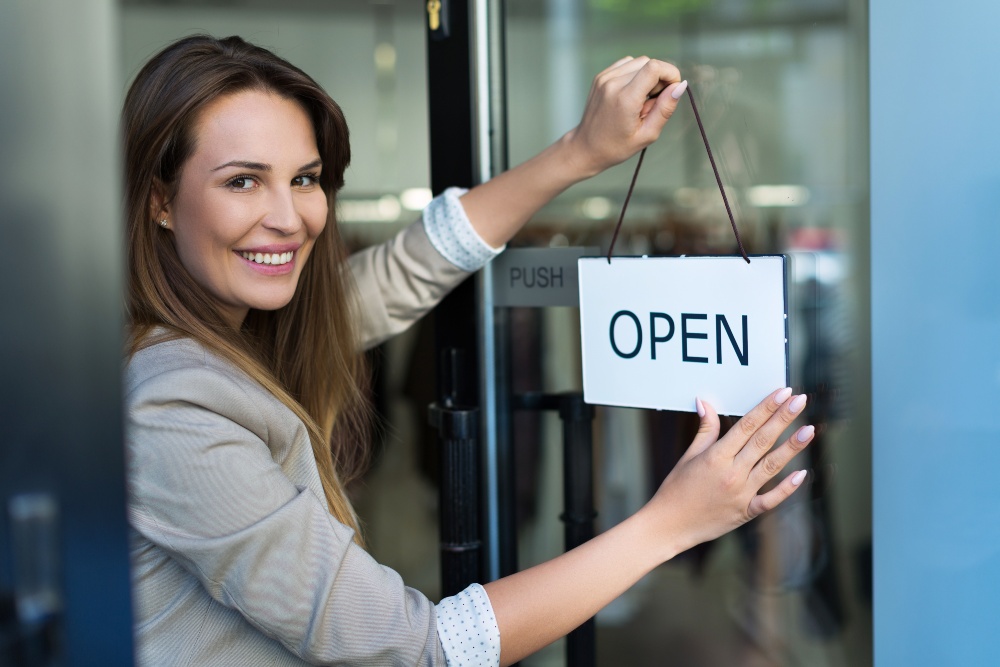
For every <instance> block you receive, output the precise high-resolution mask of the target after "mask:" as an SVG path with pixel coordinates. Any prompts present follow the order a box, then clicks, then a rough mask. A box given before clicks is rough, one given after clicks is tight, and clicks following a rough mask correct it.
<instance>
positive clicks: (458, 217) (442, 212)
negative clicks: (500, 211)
mask: <svg viewBox="0 0 1000 667" xmlns="http://www.w3.org/2000/svg"><path fill="white" fill-rule="evenodd" d="M466 192H468V190H463V189H462V188H448V189H447V190H445V191H444V192H443V193H441V194H440V195H438V196H437V197H435V198H434V199H433V200H431V203H430V204H428V205H427V208H425V209H424V229H425V230H426V231H427V238H428V239H430V242H431V245H433V246H434V247H435V248H436V249H437V251H438V252H439V253H441V254H442V255H444V258H445V259H447V260H448V261H449V262H451V263H452V264H454V265H455V266H457V267H458V268H460V269H462V270H463V271H478V270H479V269H481V268H483V266H484V265H485V264H486V263H487V262H488V261H490V260H491V259H493V258H494V257H496V256H497V255H499V254H500V253H501V252H503V248H494V247H492V246H491V245H490V244H488V243H487V242H486V241H484V240H483V239H482V237H481V236H479V234H477V233H476V230H475V229H474V228H473V227H472V223H471V222H469V217H468V216H467V215H465V209H464V208H462V203H461V202H460V201H459V200H458V198H459V197H461V196H462V195H464V194H465V193H466ZM504 247H506V246H504Z"/></svg>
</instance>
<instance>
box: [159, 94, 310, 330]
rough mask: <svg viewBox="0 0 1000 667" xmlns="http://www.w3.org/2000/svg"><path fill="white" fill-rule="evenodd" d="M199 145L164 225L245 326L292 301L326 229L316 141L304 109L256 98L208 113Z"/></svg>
mask: <svg viewBox="0 0 1000 667" xmlns="http://www.w3.org/2000/svg"><path fill="white" fill-rule="evenodd" d="M194 139H195V145H194V153H193V154H192V155H191V157H190V159H188V161H187V162H186V163H185V164H184V166H183V167H182V168H181V173H180V176H179V178H178V183H177V189H176V192H175V194H174V197H173V199H172V200H171V201H170V202H168V204H167V205H166V206H165V207H163V208H162V212H161V214H160V218H157V220H160V219H163V218H164V217H165V218H166V219H167V220H168V224H169V229H170V232H168V233H173V235H174V243H175V245H176V247H177V253H178V255H179V256H180V260H181V263H182V264H183V265H184V267H185V268H186V269H187V270H188V272H189V273H190V274H191V276H192V277H193V278H194V279H195V281H197V282H198V284H199V285H201V287H202V288H204V289H205V290H206V291H207V292H208V293H209V294H210V295H211V296H212V297H214V298H215V299H216V300H217V302H218V303H219V305H220V306H221V308H222V312H223V314H224V315H225V317H226V319H227V320H229V322H230V323H231V324H233V325H234V326H237V327H238V326H239V325H240V324H242V322H243V319H244V318H245V317H246V315H247V312H248V311H249V310H250V309H251V308H257V309H260V310H275V309H277V308H281V307H282V306H284V305H286V304H287V303H288V302H289V301H290V300H291V298H292V295H293V294H294V293H295V286H296V284H297V283H298V280H299V276H300V275H301V273H302V268H303V266H305V263H306V260H307V259H308V258H309V253H310V251H311V250H312V248H313V245H314V243H315V241H316V237H317V236H319V234H320V232H322V231H323V228H324V227H325V225H326V216H327V200H326V194H325V193H324V192H323V190H322V189H321V188H320V185H319V174H320V169H321V167H322V164H321V162H320V156H319V150H317V148H316V135H315V132H314V130H313V126H312V122H311V121H310V120H309V116H308V115H307V113H306V112H305V110H304V109H303V108H302V107H301V106H299V104H298V103H297V102H294V101H292V100H289V99H285V98H283V97H279V96H278V95H275V94H273V93H267V92H261V91H254V90H248V91H244V92H239V93H234V94H232V95H227V96H225V97H221V98H219V99H217V100H215V101H213V102H212V103H211V104H209V105H208V106H206V107H205V108H204V109H203V110H202V112H201V114H200V116H199V118H198V120H197V122H196V123H195V127H194Z"/></svg>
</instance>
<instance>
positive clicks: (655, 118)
mask: <svg viewBox="0 0 1000 667" xmlns="http://www.w3.org/2000/svg"><path fill="white" fill-rule="evenodd" d="M687 87H688V82H687V79H685V80H684V81H681V82H679V83H672V84H670V85H669V86H667V87H666V88H665V89H664V90H663V92H662V93H660V94H659V95H657V96H656V99H655V103H654V104H653V107H652V108H651V109H649V113H647V114H646V116H645V118H644V119H643V123H642V124H643V129H644V130H645V131H647V132H649V133H651V134H652V135H653V136H652V137H651V139H650V141H656V139H657V137H659V136H660V132H662V131H663V126H664V125H666V124H667V121H668V120H670V117H671V116H673V115H674V111H676V110H677V105H678V104H680V98H681V97H682V96H683V95H684V91H685V90H687ZM651 101H652V100H651Z"/></svg>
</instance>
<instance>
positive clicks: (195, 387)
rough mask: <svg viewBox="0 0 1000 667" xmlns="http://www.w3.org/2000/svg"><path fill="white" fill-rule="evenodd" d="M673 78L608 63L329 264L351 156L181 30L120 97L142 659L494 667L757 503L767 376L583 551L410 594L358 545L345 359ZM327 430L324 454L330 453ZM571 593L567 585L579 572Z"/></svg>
mask: <svg viewBox="0 0 1000 667" xmlns="http://www.w3.org/2000/svg"><path fill="white" fill-rule="evenodd" d="M685 87H686V83H685V82H682V81H681V79H680V74H679V72H678V71H677V69H676V68H674V67H673V66H671V65H669V64H667V63H663V62H659V61H656V60H650V59H648V58H637V59H632V58H625V59H623V60H620V61H618V62H617V63H615V64H613V65H612V66H611V67H609V68H608V69H607V70H605V71H604V72H602V73H601V74H599V75H598V76H597V78H596V79H595V82H594V86H593V88H592V91H591V94H590V97H589V99H588V102H587V106H586V109H585V112H584V115H583V120H582V121H581V123H580V125H579V126H578V127H577V128H575V129H574V130H572V131H571V132H569V133H568V134H567V135H566V136H564V137H563V138H562V139H560V140H559V141H558V142H556V143H555V144H554V145H553V146H551V147H549V148H548V149H547V150H545V151H544V152H542V153H541V154H539V155H538V156H537V157H535V158H533V159H532V160H529V161H528V162H526V163H525V164H523V165H521V166H519V167H517V168H515V169H513V170H511V171H509V172H507V173H505V174H503V175H501V176H499V177H498V178H496V179H494V180H493V181H491V182H489V183H487V184H485V185H482V186H479V187H477V188H474V189H473V190H471V191H468V192H464V191H461V190H455V189H453V190H449V191H448V192H446V193H445V194H444V195H443V196H441V197H439V198H437V199H436V200H435V201H434V202H432V203H431V205H430V206H429V207H428V209H427V210H426V211H425V212H424V215H423V218H422V219H421V221H419V222H418V223H416V224H414V225H411V226H410V227H409V228H407V229H405V230H403V231H402V232H400V234H399V235H397V237H396V238H395V239H393V240H392V241H390V242H388V243H386V244H384V245H382V246H379V247H376V248H372V249H369V250H367V251H365V252H363V253H360V254H358V255H356V256H352V257H351V258H349V259H348V258H347V257H346V255H345V253H344V249H343V243H342V242H341V240H340V238H339V236H338V233H337V226H336V224H335V220H334V215H333V211H334V203H335V200H336V194H337V191H338V190H339V188H340V187H341V186H342V184H343V178H344V169H345V168H346V167H347V164H348V161H349V156H350V149H349V146H348V134H347V126H346V124H345V122H344V117H343V114H342V113H341V111H340V108H339V107H338V106H337V105H336V103H335V102H333V100H331V99H330V98H329V96H327V95H326V93H325V92H323V91H322V90H321V89H320V88H319V86H318V85H317V84H316V83H315V82H314V81H312V79H310V78H309V77H308V76H306V75H305V74H304V73H302V72H301V71H299V70H298V69H296V68H294V67H293V66H291V65H289V64H288V63H286V62H285V61H283V60H281V59H279V58H277V57H276V56H274V55H273V54H271V53H270V52H268V51H265V50H263V49H260V48H257V47H254V46H252V45H249V44H247V43H245V42H244V41H242V40H241V39H239V38H235V37H231V38H227V39H224V40H216V39H213V38H210V37H204V36H196V37H190V38H186V39H182V40H180V41H178V42H176V43H174V44H172V45H170V46H168V47H167V48H166V49H164V50H163V51H162V52H161V53H159V54H158V55H156V56H155V57H154V58H153V59H152V60H151V61H150V62H149V63H148V64H147V65H146V66H145V67H144V68H143V70H142V71H141V72H140V73H139V74H138V76H137V78H136V80H135V82H134V83H133V84H132V87H131V88H130V90H129V93H128V96H127V98H126V102H125V108H124V112H123V115H124V123H123V126H124V131H125V164H126V206H127V213H126V214H127V225H128V278H129V292H128V317H129V326H130V348H129V350H128V355H127V369H126V408H127V418H128V447H129V483H130V495H129V517H130V522H131V525H132V527H133V529H134V530H133V531H132V545H131V555H132V561H133V565H134V573H133V577H134V582H135V587H136V602H137V639H138V645H139V654H140V661H141V662H142V663H144V664H153V665H166V664H184V665H187V664H191V665H263V664H267V665H300V664H348V665H388V664H399V665H414V664H428V665H429V664H444V663H445V662H446V661H447V663H448V664H452V665H458V664H496V663H497V662H498V661H499V662H500V663H502V664H510V663H512V662H515V661H517V660H519V659H520V658H522V657H524V656H525V655H528V654H529V653H531V652H533V651H535V650H537V649H538V648H541V647H542V646H545V645H546V644H548V643H550V642H551V641H553V640H555V639H556V638H558V637H559V636H561V635H563V634H565V633H567V632H568V631H570V630H571V629H573V628H574V627H575V626H577V625H578V624H579V623H581V622H582V621H584V620H585V619H587V618H589V617H590V616H592V615H593V614H595V613H596V612H597V611H598V610H599V609H600V608H601V607H603V606H604V605H605V604H607V603H608V602H609V601H610V600H612V599H613V598H615V597H616V596H617V595H619V594H620V593H621V592H622V591H624V590H625V589H626V588H628V587H629V586H630V585H632V584H633V583H634V582H635V581H637V580H638V579H639V578H640V577H642V576H643V575H644V574H646V573H647V572H648V571H650V570H651V569H652V568H653V567H655V566H657V565H659V564H660V563H662V562H664V561H666V560H668V559H670V558H671V557H673V556H674V555H675V554H677V553H680V552H681V551H683V550H685V549H687V548H689V547H691V546H693V545H694V544H697V543H699V542H701V541H704V540H708V539H712V538H715V537H717V536H719V535H721V534H723V533H725V532H726V531H728V530H730V529H732V528H734V527H736V526H738V525H740V524H742V523H744V522H746V521H748V520H749V519H751V518H753V517H754V516H756V515H758V514H760V513H762V512H764V511H766V510H768V509H770V508H771V507H774V506H775V505H777V504H778V503H780V502H781V501H782V500H784V498H786V497H787V496H788V495H790V494H791V493H792V491H793V490H794V489H795V487H796V486H797V485H798V484H799V483H800V482H801V480H802V478H803V476H804V472H803V471H799V472H797V473H795V474H793V475H791V476H789V477H788V478H786V479H785V480H783V481H781V482H780V483H778V484H777V486H775V488H773V489H772V490H770V491H768V492H767V493H764V494H761V495H758V494H757V491H758V490H759V489H760V488H761V487H762V486H763V485H764V484H765V483H766V482H768V481H769V480H770V479H771V478H772V477H773V476H774V475H775V474H776V473H777V472H778V471H780V470H781V469H782V468H783V467H784V466H785V464H786V463H787V462H788V461H789V460H790V459H791V457H792V456H793V455H794V454H796V453H797V452H798V451H800V450H801V449H802V448H803V447H805V446H806V445H807V444H808V442H809V440H810V439H811V436H812V427H804V428H802V429H800V430H799V431H798V432H797V434H796V435H795V436H794V437H792V438H791V439H789V440H788V441H786V442H785V443H783V444H782V445H781V446H780V447H778V448H776V449H774V450H773V451H772V452H770V453H768V451H769V450H770V449H771V446H772V444H773V443H774V441H775V440H776V439H777V437H778V436H779V435H780V434H781V432H782V431H783V430H784V429H785V428H786V427H787V426H788V424H790V423H791V422H792V420H793V419H794V418H795V416H796V415H797V414H798V413H799V412H800V411H801V409H802V407H803V406H804V404H805V397H804V396H797V397H795V398H791V390H790V389H788V388H784V389H780V390H776V391H775V392H774V393H773V394H772V395H771V396H769V397H767V398H766V399H765V400H764V401H763V402H762V403H761V404H760V405H758V406H757V407H756V408H755V409H754V410H753V411H752V412H750V413H749V414H748V415H747V416H746V417H744V418H743V419H742V420H741V421H740V422H739V425H738V426H737V427H736V428H734V429H732V430H731V431H730V432H729V433H728V434H727V435H726V436H725V437H724V438H722V439H718V434H719V421H718V417H717V415H716V414H715V412H714V411H713V409H712V408H711V406H709V405H707V404H704V403H702V402H701V401H698V402H697V409H698V412H699V414H700V415H701V419H702V422H701V430H700V432H699V434H698V436H697V438H696V439H695V441H694V442H693V443H692V446H691V447H690V449H689V451H688V452H687V454H686V455H685V457H684V458H683V459H682V460H681V461H680V463H679V464H678V465H677V467H676V468H675V469H674V470H673V471H672V472H671V474H670V475H669V476H668V477H667V479H666V480H665V481H664V483H663V485H662V486H661V488H660V489H659V491H658V492H657V493H656V495H655V496H654V498H653V499H652V500H651V501H650V503H649V504H648V505H647V506H646V507H644V508H643V509H642V510H640V511H639V512H638V513H636V514H635V515H634V516H633V517H631V518H629V519H628V520H626V521H625V522H623V523H622V524H620V525H618V526H616V527H615V528H613V529H612V530H610V531H608V532H606V533H604V534H602V535H600V536H598V537H597V538H595V539H594V540H592V541H591V542H589V543H587V544H585V545H583V546H582V547H580V548H578V549H576V550H574V551H572V552H570V553H567V554H564V555H563V556H560V557H558V558H556V559H554V560H552V561H550V562H548V563H545V564H542V565H540V566H537V567H535V568H532V569H530V570H527V571H524V572H521V573H518V574H516V575H513V576H510V577H507V578H505V579H502V580H500V581H495V582H490V583H488V584H486V585H485V586H478V585H474V586H472V587H470V588H469V589H467V590H466V591H464V592H463V593H461V594H460V595H458V596H455V597H454V598H449V599H447V600H444V601H442V602H441V603H440V604H439V605H437V606H434V605H432V604H431V603H430V602H429V601H428V600H427V599H426V598H424V597H423V596H422V595H420V594H419V593H418V592H416V591H414V590H412V589H409V588H406V587H405V586H404V585H403V584H402V582H401V581H400V579H399V577H398V575H396V574H395V573H394V572H392V571H391V570H389V569H387V568H384V567H382V566H380V565H378V564H377V563H375V562H374V561H373V560H372V559H371V557H370V556H369V555H368V554H367V553H366V552H365V551H364V549H363V548H362V546H361V543H360V539H359V537H358V532H357V519H356V517H355V514H354V511H353V509H352V508H351V504H350V502H349V500H348V499H347V497H346V495H345V493H344V485H345V484H346V483H347V482H348V481H349V480H350V479H352V478H354V477H355V476H356V475H357V474H358V473H359V471H360V470H361V467H362V463H363V452H364V446H363V445H362V444H361V443H363V442H364V435H365V433H364V430H365V429H364V424H365V418H366V414H365V408H364V402H363V400H362V398H361V396H362V394H363V389H364V387H363V385H364V377H365V375H364V369H363V367H362V364H361V357H360V355H359V354H358V351H359V350H362V349H364V348H365V347H368V346H371V345H373V344H375V343H377V342H379V341H380V340H383V339H385V338H386V337H388V336H391V335H393V334H394V333H397V332H398V331H400V330H402V329H403V328H405V327H406V326H408V325H409V324H411V323H412V322H413V321H415V320H416V319H417V318H419V317H420V316H421V315H422V314H423V313H424V312H426V311H427V310H428V309H429V308H431V307H432V306H433V305H434V304H435V303H436V302H437V301H438V300H439V299H440V298H441V297H442V296H443V295H444V294H445V293H446V292H447V291H448V290H449V289H450V288H451V287H452V286H454V285H455V284H457V283H458V282H459V281H461V280H462V279H463V278H464V277H466V276H467V275H468V273H469V272H471V271H474V270H476V269H478V268H480V267H481V266H482V265H483V264H484V263H485V262H487V261H488V260H489V259H490V258H492V257H493V256H494V255H495V254H496V253H497V252H499V249H500V248H502V247H503V245H504V243H505V242H506V241H507V240H508V239H509V238H511V236H512V235H513V234H514V233H515V232H516V231H517V230H518V229H519V228H520V227H521V226H522V225H523V224H524V223H525V222H526V221H527V220H528V219H529V217H530V216H531V215H532V214H533V213H534V212H535V211H537V210H538V209H539V208H540V207H541V206H543V205H544V204H545V203H546V202H547V201H549V200H550V199H551V198H552V197H554V196H555V195H556V194H558V193H559V192H560V191H562V190H563V189H565V188H566V187H568V186H569V185H571V184H572V183H574V182H577V181H579V180H582V179H584V178H586V177H588V176H591V175H593V174H596V173H598V172H600V171H601V170H603V169H605V168H607V167H608V166H611V165H613V164H616V163H618V162H620V161H622V160H624V159H626V158H627V157H629V156H630V155H632V154H634V153H635V152H636V151H638V150H639V149H640V148H642V147H643V146H645V145H648V144H649V143H651V142H652V141H654V140H655V139H656V138H657V136H658V135H659V133H660V131H661V130H662V128H663V126H664V125H665V123H666V122H667V120H668V119H669V117H670V115H671V113H672V112H673V111H674V108H675V107H676V105H677V100H678V98H680V97H681V95H682V94H683V92H684V89H685ZM331 442H332V443H333V447H332V448H331V446H330V443H331ZM581 583H585V585H581Z"/></svg>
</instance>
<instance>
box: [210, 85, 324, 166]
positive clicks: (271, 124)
mask: <svg viewBox="0 0 1000 667" xmlns="http://www.w3.org/2000/svg"><path fill="white" fill-rule="evenodd" d="M193 138H194V153H193V154H192V156H191V160H192V161H195V162H198V163H199V166H201V167H207V168H209V169H214V168H215V167H217V166H219V165H223V164H226V163H227V162H231V161H243V162H256V163H261V164H267V165H271V166H272V167H273V168H275V169H277V168H282V167H288V166H289V165H295V167H291V168H293V169H294V168H297V166H300V165H302V164H306V163H309V162H312V161H314V160H315V159H316V158H318V157H319V151H318V149H317V147H316V133H315V130H314V128H313V124H312V121H311V119H310V118H309V114H307V113H306V111H305V109H303V108H302V106H301V105H300V104H299V103H298V102H296V101H294V100H291V99H289V98H287V97H282V96H280V95H277V94H275V93H271V92H265V91H259V90H246V91H241V92H238V93H232V94H230V95H225V96H223V97H220V98H218V99H216V100H213V101H212V102H210V103H209V104H207V105H206V106H205V107H204V108H203V109H202V111H201V113H200V114H199V115H198V118H197V120H196V121H195V124H194V137H193Z"/></svg>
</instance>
